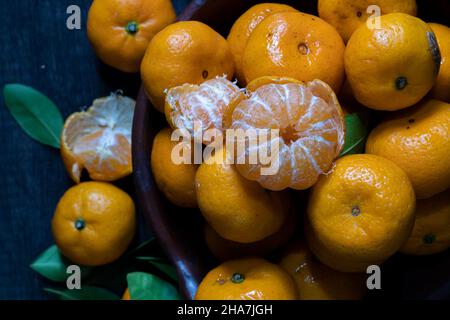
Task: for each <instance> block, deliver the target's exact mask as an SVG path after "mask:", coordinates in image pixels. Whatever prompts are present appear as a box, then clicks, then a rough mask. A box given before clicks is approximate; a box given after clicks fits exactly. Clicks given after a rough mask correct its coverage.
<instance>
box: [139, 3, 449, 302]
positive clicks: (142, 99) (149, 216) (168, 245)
mask: <svg viewBox="0 0 450 320" xmlns="http://www.w3.org/2000/svg"><path fill="white" fill-rule="evenodd" d="M258 2H263V1H252V0H246V1H243V0H209V1H208V0H194V1H192V2H191V3H190V4H189V5H188V6H187V8H186V9H185V10H184V11H183V12H182V13H181V14H180V15H179V17H178V20H197V21H202V22H204V23H206V24H208V25H209V26H211V27H212V28H214V29H215V30H216V31H218V32H220V33H221V34H222V35H223V36H225V37H226V36H227V34H228V32H229V30H230V28H231V26H232V24H233V23H234V21H235V20H236V19H237V18H238V17H239V16H240V15H241V14H242V13H243V12H245V11H246V10H247V9H248V8H249V7H251V6H252V5H254V4H256V3H258ZM270 2H281V3H286V4H289V5H291V6H293V7H296V8H298V9H299V10H301V11H302V12H306V13H311V14H315V15H317V2H316V1H299V0H297V1H270ZM418 3H419V16H420V17H421V18H422V19H424V20H426V21H434V22H442V23H444V24H445V21H446V17H445V13H446V12H448V9H449V3H448V2H447V1H446V0H435V1H433V5H431V4H430V2H428V3H427V2H426V1H425V0H422V1H418ZM164 126H167V123H166V120H165V118H164V116H163V115H162V114H161V113H159V112H158V111H156V109H155V108H153V106H152V105H151V103H150V102H149V100H148V99H147V97H146V95H145V92H144V90H143V88H142V87H141V89H140V91H139V94H138V98H137V103H136V110H135V114H134V120H133V136H132V141H133V143H132V155H133V169H134V181H135V186H136V192H137V196H138V207H139V209H140V211H141V212H142V214H143V215H144V217H145V219H146V221H147V222H148V224H149V225H150V227H151V228H152V230H153V232H154V235H155V236H156V238H157V240H158V241H159V243H160V245H161V246H162V248H163V249H164V250H165V253H166V254H167V256H168V258H169V259H170V260H171V262H172V263H173V264H174V265H175V267H176V269H177V272H178V278H179V284H180V290H181V293H182V294H183V295H184V297H185V298H186V299H193V298H194V296H195V292H196V290H197V286H198V284H199V283H200V281H201V280H202V278H203V277H204V276H205V274H206V273H207V271H209V270H210V269H211V268H212V267H213V266H215V264H217V261H215V259H214V258H213V257H212V255H211V254H210V252H209V250H208V249H207V247H206V245H205V243H204V239H203V223H204V221H203V218H202V216H201V214H200V213H199V211H198V210H187V209H181V208H177V207H175V206H173V205H171V204H170V203H169V202H168V201H167V200H166V199H165V197H164V195H163V194H162V193H161V192H160V191H159V190H158V188H157V186H156V184H155V181H154V179H153V175H152V171H151V167H150V150H151V148H152V144H153V138H154V136H155V135H156V134H157V133H158V131H159V130H160V129H161V128H163V127H164Z"/></svg>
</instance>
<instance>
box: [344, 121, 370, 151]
mask: <svg viewBox="0 0 450 320" xmlns="http://www.w3.org/2000/svg"><path fill="white" fill-rule="evenodd" d="M362 117H363V116H362V115H361V114H360V113H352V114H347V115H346V116H345V129H346V130H345V144H344V147H343V149H342V152H341V154H340V157H342V156H345V155H348V154H356V153H364V147H365V141H366V137H367V133H368V130H367V124H366V123H365V121H364V120H363V118H362Z"/></svg>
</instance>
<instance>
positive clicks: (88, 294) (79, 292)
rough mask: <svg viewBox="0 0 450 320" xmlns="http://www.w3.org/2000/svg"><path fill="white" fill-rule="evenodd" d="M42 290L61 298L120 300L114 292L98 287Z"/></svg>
mask: <svg viewBox="0 0 450 320" xmlns="http://www.w3.org/2000/svg"><path fill="white" fill-rule="evenodd" d="M44 291H46V292H49V293H52V294H54V295H56V296H58V297H59V298H60V299H61V300H120V298H119V297H118V296H117V295H115V294H114V293H112V292H110V291H108V290H105V289H103V288H99V287H92V286H85V287H82V288H81V289H72V290H69V289H66V290H57V289H51V288H44Z"/></svg>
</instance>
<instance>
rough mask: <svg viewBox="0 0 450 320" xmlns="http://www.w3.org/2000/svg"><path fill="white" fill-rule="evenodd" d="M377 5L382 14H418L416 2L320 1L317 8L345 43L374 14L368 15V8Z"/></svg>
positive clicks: (396, 0) (386, 0)
mask: <svg viewBox="0 0 450 320" xmlns="http://www.w3.org/2000/svg"><path fill="white" fill-rule="evenodd" d="M371 5H376V6H378V7H379V8H380V9H381V14H387V13H392V12H403V13H407V14H409V15H412V16H415V15H416V14H417V5H416V0H394V1H393V0H319V2H318V4H317V7H318V11H319V17H321V18H322V19H323V20H325V21H327V22H328V23H329V24H331V25H332V26H334V27H335V28H336V30H337V31H338V32H339V34H340V35H341V36H342V38H343V39H344V41H345V42H347V41H348V39H350V37H351V35H352V33H353V31H355V30H356V29H357V28H358V27H359V26H360V25H362V24H364V23H366V21H367V19H368V18H369V17H370V16H371V15H372V14H373V13H367V8H368V7H369V6H371Z"/></svg>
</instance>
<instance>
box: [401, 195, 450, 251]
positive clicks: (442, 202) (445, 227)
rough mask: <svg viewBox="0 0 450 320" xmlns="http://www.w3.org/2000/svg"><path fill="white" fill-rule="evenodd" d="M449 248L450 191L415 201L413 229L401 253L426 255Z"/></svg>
mask: <svg viewBox="0 0 450 320" xmlns="http://www.w3.org/2000/svg"><path fill="white" fill-rule="evenodd" d="M448 248H450V189H449V190H447V191H444V192H441V193H439V194H437V195H435V196H433V197H431V198H428V199H423V200H419V201H417V208H416V221H415V223H414V229H413V231H412V233H411V235H410V237H409V238H408V240H407V241H406V243H405V244H404V245H403V247H402V248H401V250H400V251H401V252H403V253H406V254H413V255H428V254H435V253H438V252H442V251H444V250H447V249H448Z"/></svg>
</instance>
